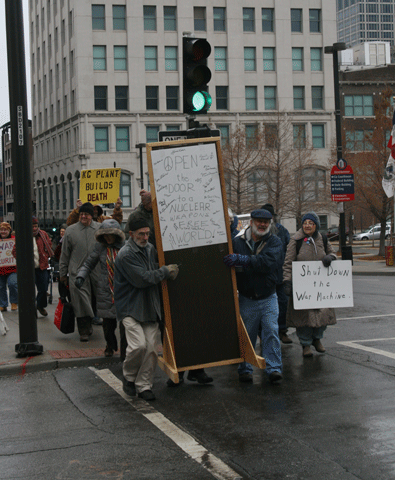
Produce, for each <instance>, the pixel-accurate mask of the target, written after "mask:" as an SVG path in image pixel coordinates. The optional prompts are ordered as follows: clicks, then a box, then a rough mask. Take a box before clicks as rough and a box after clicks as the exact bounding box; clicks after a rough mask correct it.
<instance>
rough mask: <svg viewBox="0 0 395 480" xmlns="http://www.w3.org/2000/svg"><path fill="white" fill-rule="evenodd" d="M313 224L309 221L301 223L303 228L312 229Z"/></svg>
mask: <svg viewBox="0 0 395 480" xmlns="http://www.w3.org/2000/svg"><path fill="white" fill-rule="evenodd" d="M314 225H315V223H314V222H310V221H309V220H306V221H305V222H303V226H305V227H307V226H309V227H314Z"/></svg>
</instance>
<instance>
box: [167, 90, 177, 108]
mask: <svg viewBox="0 0 395 480" xmlns="http://www.w3.org/2000/svg"><path fill="white" fill-rule="evenodd" d="M166 109H167V110H178V86H167V87H166Z"/></svg>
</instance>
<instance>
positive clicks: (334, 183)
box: [331, 164, 354, 202]
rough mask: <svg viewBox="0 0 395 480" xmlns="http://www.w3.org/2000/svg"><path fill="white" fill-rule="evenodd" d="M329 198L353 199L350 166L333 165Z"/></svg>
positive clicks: (352, 176)
mask: <svg viewBox="0 0 395 480" xmlns="http://www.w3.org/2000/svg"><path fill="white" fill-rule="evenodd" d="M331 199H332V201H333V202H349V201H350V200H354V172H353V170H352V168H351V166H349V165H347V164H346V166H344V165H341V168H339V167H338V166H333V167H332V170H331Z"/></svg>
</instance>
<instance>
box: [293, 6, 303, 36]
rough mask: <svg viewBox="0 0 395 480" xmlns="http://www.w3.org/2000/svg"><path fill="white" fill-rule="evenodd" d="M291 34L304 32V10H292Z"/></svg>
mask: <svg viewBox="0 0 395 480" xmlns="http://www.w3.org/2000/svg"><path fill="white" fill-rule="evenodd" d="M291 32H294V33H295V32H298V33H301V32H302V9H301V8H291Z"/></svg>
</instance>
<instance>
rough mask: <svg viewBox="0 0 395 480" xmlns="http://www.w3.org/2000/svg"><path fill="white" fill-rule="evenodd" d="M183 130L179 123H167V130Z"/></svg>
mask: <svg viewBox="0 0 395 480" xmlns="http://www.w3.org/2000/svg"><path fill="white" fill-rule="evenodd" d="M179 130H181V128H180V126H179V125H166V131H168V132H178V131H179Z"/></svg>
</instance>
